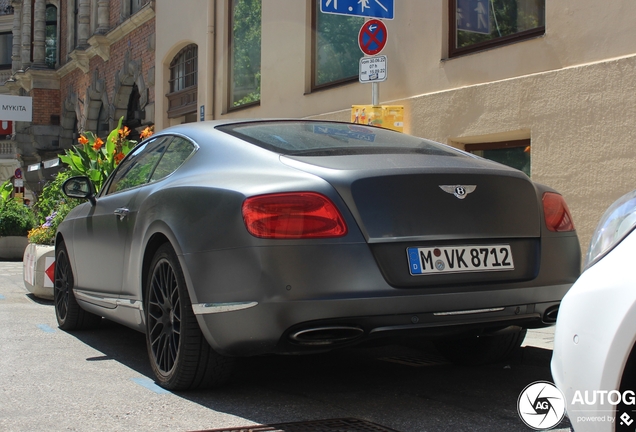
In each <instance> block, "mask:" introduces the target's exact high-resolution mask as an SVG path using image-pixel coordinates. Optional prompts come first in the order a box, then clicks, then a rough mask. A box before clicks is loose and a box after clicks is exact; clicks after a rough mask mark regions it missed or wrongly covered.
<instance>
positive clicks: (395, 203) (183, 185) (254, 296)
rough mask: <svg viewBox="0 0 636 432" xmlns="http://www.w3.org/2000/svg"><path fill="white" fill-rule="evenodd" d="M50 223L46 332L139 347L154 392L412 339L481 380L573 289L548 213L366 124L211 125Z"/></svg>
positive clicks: (132, 161)
mask: <svg viewBox="0 0 636 432" xmlns="http://www.w3.org/2000/svg"><path fill="white" fill-rule="evenodd" d="M63 189H64V192H65V193H66V194H67V195H68V196H69V197H75V198H83V199H86V200H87V202H85V203H84V204H81V205H80V206H78V207H76V208H75V209H74V210H73V211H72V212H71V213H70V214H69V215H68V217H67V218H66V219H65V220H64V222H63V223H62V224H61V225H60V227H59V230H58V233H57V237H56V243H55V249H56V252H55V253H56V270H55V291H54V292H55V311H56V315H57V320H58V324H59V327H60V328H61V329H63V330H67V331H73V330H81V329H85V328H93V327H95V326H96V325H97V324H98V323H99V321H100V320H101V319H102V317H103V318H107V319H109V320H112V321H115V322H118V323H121V324H124V325H126V326H128V327H131V328H134V329H136V330H139V331H141V332H144V333H145V334H146V341H147V349H148V355H149V358H150V364H151V366H152V369H153V371H154V374H155V376H156V381H157V383H158V384H160V385H161V386H163V387H165V388H168V389H173V390H185V389H193V388H203V387H210V386H215V385H219V384H221V383H222V382H224V381H226V380H227V379H228V378H229V376H230V373H231V370H232V364H233V362H234V359H235V358H236V357H240V356H257V355H262V354H310V353H317V352H322V351H326V350H331V349H335V348H340V347H346V346H351V345H354V344H365V343H383V342H395V341H397V340H403V339H406V338H410V339H412V341H414V342H415V343H417V342H418V341H427V343H430V342H432V343H433V344H434V345H435V346H436V347H437V348H438V349H439V351H440V352H441V353H442V354H444V355H445V356H446V357H447V358H448V359H449V360H451V361H456V362H464V363H473V364H479V363H485V362H495V361H499V360H502V359H504V358H506V357H507V356H509V355H511V354H512V353H513V352H514V351H515V350H516V349H518V348H519V346H520V345H521V342H522V341H523V338H524V336H525V332H526V329H528V328H538V327H544V326H548V325H552V324H554V322H555V321H556V316H557V313H558V310H559V303H560V301H561V299H562V298H563V296H564V295H565V293H566V292H567V291H568V289H569V288H570V286H571V285H572V284H573V283H574V281H575V280H576V278H577V276H578V275H579V272H580V260H581V256H580V248H579V241H578V238H577V235H576V231H575V229H574V225H573V222H572V217H571V214H570V212H569V210H568V208H567V205H566V203H565V201H564V199H563V198H562V196H561V195H560V194H559V193H558V192H556V191H554V190H552V189H550V188H548V187H546V186H543V185H540V184H537V183H534V182H532V181H531V180H530V179H529V178H528V177H527V176H526V175H525V174H524V173H522V172H520V171H517V170H515V169H512V168H509V167H506V166H503V165H500V164H498V163H495V162H491V161H488V160H485V159H482V158H479V157H477V156H474V155H472V154H469V153H466V152H463V151H460V150H457V149H455V148H453V147H450V146H446V145H443V144H439V143H436V142H432V141H428V140H425V139H422V138H417V137H414V136H409V135H406V134H401V133H398V132H393V131H389V130H386V129H380V128H375V127H370V126H361V125H356V124H349V123H339V122H327V121H307V120H256V121H254V120H250V121H247V120H241V121H214V122H200V123H194V124H185V125H181V126H176V127H171V128H168V129H165V130H163V131H161V132H160V133H157V134H155V135H154V136H152V137H151V138H150V139H147V140H145V141H142V142H141V143H140V144H139V145H138V146H137V147H135V149H133V150H132V151H131V152H130V153H129V154H128V155H127V157H126V158H125V159H124V160H123V161H122V162H121V163H120V165H119V166H118V167H117V169H116V170H115V171H114V172H113V174H112V175H111V176H110V177H109V179H108V180H107V181H106V183H105V184H104V187H103V188H102V189H101V190H100V191H99V192H98V193H96V192H95V189H94V187H93V185H92V184H91V182H90V180H89V179H88V178H85V177H73V178H71V179H69V180H67V181H66V183H65V184H64V186H63Z"/></svg>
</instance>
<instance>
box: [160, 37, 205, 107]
mask: <svg viewBox="0 0 636 432" xmlns="http://www.w3.org/2000/svg"><path fill="white" fill-rule="evenodd" d="M190 52H192V56H191V57H190V58H189V59H188V58H186V55H187V54H188V53H190ZM188 62H192V67H191V70H190V71H189V72H188V70H187V69H188V68H187V63H188ZM179 65H183V72H184V73H183V75H179V76H176V75H177V74H178V68H179ZM168 70H169V72H170V74H169V78H168V88H169V90H170V93H168V94H167V95H166V97H167V98H168V112H167V113H168V118H178V117H182V116H184V115H187V114H191V113H196V112H197V104H198V97H197V96H198V92H199V47H198V45H196V44H189V45H187V46H185V47H183V48H182V49H181V50H180V51H179V52H178V53H177V55H175V56H174V58H173V59H172V61H171V62H170V66H169V67H168ZM188 77H191V79H192V82H193V84H192V85H190V86H187V87H186V86H185V85H186V83H187V81H188V80H187V78H188ZM180 80H182V81H183V85H184V87H183V88H180V89H179V90H175V83H177V82H178V81H180Z"/></svg>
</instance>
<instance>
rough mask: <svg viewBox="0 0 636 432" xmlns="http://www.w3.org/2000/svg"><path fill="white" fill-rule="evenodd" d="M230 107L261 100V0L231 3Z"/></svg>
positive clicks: (233, 0)
mask: <svg viewBox="0 0 636 432" xmlns="http://www.w3.org/2000/svg"><path fill="white" fill-rule="evenodd" d="M230 5H231V10H230V26H229V28H230V73H229V76H230V80H231V82H230V86H229V93H230V94H229V97H230V103H229V108H230V109H232V108H237V107H245V106H250V105H255V104H258V103H260V100H261V0H232V1H231V3H230Z"/></svg>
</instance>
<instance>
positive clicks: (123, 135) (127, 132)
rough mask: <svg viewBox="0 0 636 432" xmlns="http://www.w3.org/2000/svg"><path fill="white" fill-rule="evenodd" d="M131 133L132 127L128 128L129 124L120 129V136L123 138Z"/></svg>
mask: <svg viewBox="0 0 636 432" xmlns="http://www.w3.org/2000/svg"><path fill="white" fill-rule="evenodd" d="M129 133H130V129H128V126H124V128H123V129H119V136H121V137H122V138H126V137H127V136H128V134H129Z"/></svg>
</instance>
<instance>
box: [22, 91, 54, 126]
mask: <svg viewBox="0 0 636 432" xmlns="http://www.w3.org/2000/svg"><path fill="white" fill-rule="evenodd" d="M29 96H31V97H33V124H34V125H50V124H51V115H58V116H59V115H60V106H61V105H60V91H59V90H50V89H33V90H31V93H30V94H29Z"/></svg>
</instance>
